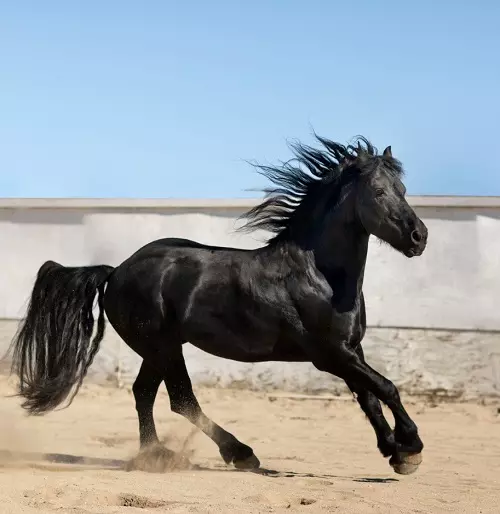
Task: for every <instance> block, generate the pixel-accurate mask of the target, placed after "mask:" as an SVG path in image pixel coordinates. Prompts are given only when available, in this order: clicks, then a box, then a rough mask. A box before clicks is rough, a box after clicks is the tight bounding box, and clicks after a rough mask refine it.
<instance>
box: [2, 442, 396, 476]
mask: <svg viewBox="0 0 500 514" xmlns="http://www.w3.org/2000/svg"><path fill="white" fill-rule="evenodd" d="M16 462H17V463H26V464H28V465H29V464H31V465H35V466H36V465H37V464H38V465H40V464H43V463H47V464H60V465H66V466H68V467H66V468H65V469H67V470H71V469H72V467H74V470H75V471H76V470H79V469H81V468H82V467H88V468H98V469H104V470H121V471H136V470H137V471H146V472H150V473H166V472H168V471H183V470H190V471H203V472H218V473H254V474H256V475H260V476H264V477H269V478H315V479H324V480H331V479H337V480H351V481H353V482H361V483H371V484H388V483H392V482H398V480H397V479H395V478H382V477H380V478H377V477H353V476H346V475H343V476H342V475H330V474H321V473H318V474H317V473H301V472H295V471H278V470H274V469H266V468H259V469H252V470H242V469H235V468H232V467H223V466H217V467H213V468H210V467H206V466H199V465H197V464H192V463H191V462H189V459H188V457H187V456H186V455H183V454H179V453H175V452H173V451H172V450H169V449H167V448H165V447H156V448H154V449H153V450H149V451H147V452H146V453H145V452H140V453H139V454H138V455H137V456H136V457H134V458H132V459H130V460H120V459H102V458H96V457H85V456H79V455H71V454H65V453H35V452H11V451H9V450H0V463H1V464H0V465H5V464H8V463H16Z"/></svg>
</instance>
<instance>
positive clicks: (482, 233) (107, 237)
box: [0, 197, 500, 395]
mask: <svg viewBox="0 0 500 514" xmlns="http://www.w3.org/2000/svg"><path fill="white" fill-rule="evenodd" d="M410 202H411V203H412V204H413V206H414V207H415V209H416V211H417V213H418V214H419V216H420V217H421V218H422V219H423V220H424V222H425V223H426V224H427V226H428V228H429V245H428V249H427V251H426V252H425V254H424V255H423V256H422V257H420V258H416V259H411V260H409V259H406V258H405V257H403V256H401V255H400V254H398V253H396V252H394V251H393V250H392V249H390V248H389V247H387V246H386V245H381V244H380V243H378V242H377V241H376V240H373V241H372V242H371V244H370V250H369V257H368V265H367V271H366V282H365V295H366V301H367V310H368V323H369V325H370V327H371V329H370V331H369V333H368V335H367V340H366V343H365V346H366V348H367V353H368V355H369V359H370V362H371V363H372V364H373V365H374V366H375V367H376V368H377V369H379V370H380V371H381V372H385V373H387V374H388V376H389V377H391V378H392V379H393V380H394V381H395V382H396V383H397V384H398V385H400V386H401V387H404V388H407V389H412V390H417V391H429V390H433V389H436V388H443V389H446V390H447V391H449V392H459V393H460V392H461V393H466V394H470V395H474V394H497V392H498V391H500V382H499V376H498V373H499V371H498V369H497V368H498V367H499V364H500V361H499V360H498V355H499V354H500V343H499V340H500V338H499V337H498V335H497V333H496V332H497V331H500V317H499V316H498V307H497V303H498V297H499V294H500V267H499V259H500V237H499V235H500V198H471V197H466V198H463V197H458V198H457V197H455V198H448V197H445V198H442V197H441V198H436V197H417V198H411V199H410ZM252 205H254V202H253V201H249V200H239V201H172V200H168V201H167V200H165V201H161V200H83V199H81V200H78V199H70V200H66V199H59V200H55V199H49V200H19V199H3V200H0V240H1V241H2V243H3V245H2V246H3V251H2V252H0V269H1V270H2V277H1V287H0V319H3V320H4V321H3V322H2V327H3V328H1V329H0V334H2V333H3V337H2V336H1V335H0V341H3V343H4V344H5V342H6V341H7V340H8V339H9V335H10V334H11V333H12V331H13V330H14V328H15V325H16V321H15V320H16V319H18V318H20V317H22V315H23V313H24V309H25V306H26V300H27V298H28V296H29V292H30V289H31V286H32V283H33V278H34V275H35V274H36V271H37V270H38V268H39V266H40V265H41V264H42V263H43V262H44V261H45V260H47V259H54V260H56V261H59V262H61V263H63V264H67V265H86V264H96V263H107V264H112V265H116V264H118V263H120V262H121V261H122V260H123V259H125V258H126V257H128V256H129V255H130V254H131V253H132V252H134V251H135V250H136V249H138V248H139V247H140V246H141V245H143V244H145V243H147V242H149V241H151V240H153V239H157V238H160V237H169V236H172V237H187V238H190V239H195V240H198V241H200V242H204V243H210V244H217V245H229V246H236V247H245V248H254V247H256V246H258V245H260V244H261V242H262V241H263V239H264V238H265V234H264V233H254V234H251V235H242V234H236V233H234V228H235V226H236V225H235V223H236V218H237V217H238V216H239V215H240V214H241V213H243V212H244V211H245V210H246V209H247V208H249V207H251V206H252ZM9 320H10V321H9ZM187 355H188V362H189V366H190V369H191V371H192V373H193V378H194V380H195V381H197V382H207V381H208V382H211V383H213V382H217V383H222V384H225V385H227V384H229V383H235V382H243V383H246V384H250V385H252V386H253V387H266V388H269V387H280V388H286V389H293V390H318V389H332V388H334V389H335V388H337V387H338V383H336V382H335V381H333V380H332V379H331V378H330V377H327V376H324V375H322V374H321V373H319V372H317V371H315V370H314V369H313V368H312V367H311V366H309V365H297V364H296V365H282V364H259V365H250V366H249V365H242V364H239V363H232V362H230V361H222V360H221V359H215V358H211V357H209V356H207V355H206V354H203V353H202V352H200V351H198V350H196V349H193V348H189V349H187ZM137 365H138V361H137V359H136V358H135V357H134V355H133V354H131V353H130V352H129V350H128V349H127V348H126V347H125V345H123V344H121V343H119V342H118V338H117V337H116V335H115V334H113V331H112V330H110V331H109V334H108V336H107V338H106V340H105V343H104V346H103V351H102V352H101V354H100V357H99V359H98V360H97V361H96V364H95V366H94V369H93V371H94V376H95V377H96V378H97V377H103V376H107V375H108V374H109V373H113V371H114V369H115V367H116V366H118V367H120V368H121V369H122V371H123V374H124V378H125V380H130V379H131V378H132V377H133V375H134V373H135V372H136V369H137Z"/></svg>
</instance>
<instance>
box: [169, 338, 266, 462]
mask: <svg viewBox="0 0 500 514" xmlns="http://www.w3.org/2000/svg"><path fill="white" fill-rule="evenodd" d="M164 380H165V384H166V386H167V391H168V394H169V396H170V406H171V409H172V411H173V412H175V413H177V414H180V415H182V416H184V417H185V418H186V419H188V420H189V421H190V422H191V423H193V424H194V425H195V426H197V427H198V428H199V429H200V430H202V431H203V432H204V433H205V434H206V435H208V437H210V439H212V441H214V443H215V444H217V446H218V447H219V451H220V454H221V456H222V458H223V459H224V461H225V462H226V464H230V463H233V464H234V465H235V466H236V467H237V468H258V467H259V466H260V462H259V460H258V459H257V457H256V456H255V455H254V453H253V450H252V448H250V447H249V446H247V445H246V444H243V443H241V442H240V441H238V439H236V437H234V436H233V435H232V434H230V433H229V432H226V430H224V429H223V428H221V427H220V426H219V425H217V424H216V423H214V422H213V421H212V420H211V419H209V418H208V417H207V416H206V415H205V414H204V413H203V411H202V410H201V407H200V405H199V403H198V400H197V399H196V397H195V395H194V392H193V387H192V385H191V380H190V378H189V375H188V372H187V369H186V363H185V360H184V356H183V354H182V346H181V345H178V346H173V347H171V348H169V355H168V359H167V361H166V363H165V376H164Z"/></svg>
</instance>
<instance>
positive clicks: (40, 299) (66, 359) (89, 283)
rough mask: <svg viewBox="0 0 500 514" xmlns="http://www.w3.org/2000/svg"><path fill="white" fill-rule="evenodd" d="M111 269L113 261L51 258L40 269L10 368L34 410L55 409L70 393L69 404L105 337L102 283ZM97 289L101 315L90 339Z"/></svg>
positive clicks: (22, 393) (25, 405)
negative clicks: (73, 263) (82, 263)
mask: <svg viewBox="0 0 500 514" xmlns="http://www.w3.org/2000/svg"><path fill="white" fill-rule="evenodd" d="M112 271H113V268H112V267H111V266H87V267H80V268H69V267H65V266H61V265H60V264H58V263H56V262H53V261H47V262H46V263H45V264H43V265H42V267H41V268H40V269H39V271H38V275H37V278H36V281H35V285H34V286H33V291H32V293H31V299H30V302H29V306H28V312H27V314H26V318H25V319H24V321H23V322H22V324H21V325H20V328H19V330H18V332H17V334H16V336H15V338H14V340H13V341H12V346H11V350H12V352H13V361H12V372H13V373H15V374H17V376H18V377H19V395H20V396H22V397H23V398H24V402H23V404H22V406H23V408H25V409H26V410H27V411H28V412H29V413H30V414H43V413H45V412H47V411H49V410H52V409H54V408H55V407H57V406H58V405H60V404H61V403H62V402H63V401H64V400H65V399H66V398H67V397H68V396H69V401H68V405H70V404H71V402H72V401H73V398H74V397H75V395H76V393H77V392H78V389H79V388H80V386H81V384H82V381H83V379H84V377H85V375H86V373H87V370H88V369H89V367H90V365H91V364H92V361H93V359H94V357H95V355H96V353H97V351H98V350H99V345H100V343H101V341H102V338H103V337H104V306H103V302H104V286H105V284H106V282H107V280H108V278H109V275H110V274H111V272H112ZM96 294H97V295H98V307H99V316H98V319H97V331H96V334H95V337H94V338H93V339H92V332H93V328H94V316H93V313H92V308H93V304H94V299H95V297H96ZM75 386H76V387H75ZM72 390H73V392H72ZM70 393H71V394H70Z"/></svg>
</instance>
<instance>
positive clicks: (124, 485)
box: [0, 378, 500, 514]
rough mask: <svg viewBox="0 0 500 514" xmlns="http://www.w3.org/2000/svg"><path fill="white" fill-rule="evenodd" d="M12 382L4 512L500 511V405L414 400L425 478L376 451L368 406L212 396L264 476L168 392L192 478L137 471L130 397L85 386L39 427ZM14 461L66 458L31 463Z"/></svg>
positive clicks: (169, 424)
mask: <svg viewBox="0 0 500 514" xmlns="http://www.w3.org/2000/svg"><path fill="white" fill-rule="evenodd" d="M11 391H12V389H11V388H10V386H9V384H8V383H7V381H6V380H5V379H4V378H2V379H0V394H1V395H2V396H3V397H4V398H2V400H1V402H0V403H1V405H0V450H4V452H0V453H1V460H0V512H1V513H4V512H5V513H9V514H15V513H18V512H19V513H31V512H33V513H34V512H37V513H43V512H68V513H75V514H84V513H133V512H152V513H153V512H154V513H159V512H179V513H184V512H186V513H187V512H196V513H202V512H203V513H212V512H224V513H226V512H227V513H246V512H248V513H250V512H251V513H260V512H304V513H306V512H309V513H318V512H340V513H355V512H356V513H357V512H361V513H373V512H384V513H412V512H419V513H434V512H453V513H459V512H460V513H487V512H491V513H493V512H495V513H498V512H500V506H499V504H500V483H499V482H500V415H499V414H498V406H497V405H496V404H489V405H470V404H438V405H436V404H432V403H429V402H428V401H427V402H423V401H420V400H419V401H417V400H415V399H411V398H409V399H407V401H406V405H407V407H408V410H409V411H410V413H411V414H412V415H413V417H414V419H415V421H416V422H417V424H418V425H419V427H420V432H421V435H422V438H423V440H424V443H425V444H426V449H425V453H424V462H423V464H422V465H421V467H420V469H419V470H418V471H417V473H416V474H414V475H411V476H400V475H396V474H394V473H393V471H392V468H390V466H389V464H388V463H387V461H386V460H384V459H383V458H382V457H381V456H380V455H379V453H378V452H377V450H376V446H375V438H374V434H373V432H372V429H371V427H370V426H369V424H368V422H367V421H366V420H365V419H364V417H363V415H362V413H361V411H360V410H359V408H358V407H357V404H355V403H353V402H351V401H350V400H345V399H344V400H343V401H329V402H327V401H317V400H309V401H296V400H289V399H279V400H276V401H273V402H271V401H269V399H268V397H267V396H266V395H265V394H257V393H251V392H248V391H234V390H220V389H219V390H215V389H199V390H198V391H197V394H198V398H199V400H200V403H201V404H202V406H203V407H204V409H205V412H206V413H207V414H208V415H209V416H211V417H212V418H213V419H214V420H215V421H218V422H219V423H220V424H221V425H222V426H224V427H225V428H226V429H227V430H229V431H231V432H232V433H234V434H235V435H236V436H237V437H238V438H239V439H240V440H241V441H242V442H245V443H247V444H250V445H251V446H252V447H253V449H254V451H255V453H256V455H257V456H258V457H259V458H260V460H261V463H262V466H263V468H265V470H264V471H262V472H261V473H253V472H244V471H237V470H235V469H233V468H228V467H226V466H225V465H224V463H223V462H222V460H221V459H220V457H219V454H218V450H217V448H216V446H215V445H214V444H213V443H212V442H211V441H210V440H209V439H208V438H206V437H205V436H204V435H203V434H197V433H195V435H194V437H192V438H191V439H190V440H188V442H187V443H186V438H187V437H188V435H189V434H190V433H191V432H192V429H191V426H190V425H189V423H188V422H187V421H185V420H184V419H182V418H180V417H179V416H177V415H175V414H172V413H171V412H170V410H169V405H168V398H167V396H166V394H165V393H163V392H162V393H161V394H160V395H159V397H158V400H157V404H156V408H155V411H156V412H155V414H156V420H157V427H158V431H159V433H160V434H161V435H162V436H163V437H164V438H165V441H166V444H167V445H168V446H169V447H171V448H172V449H174V450H179V449H181V448H182V447H183V446H185V448H186V453H187V455H188V456H189V460H190V462H191V463H192V464H193V465H194V466H195V467H194V468H192V469H176V470H168V471H164V472H155V473H151V472H145V471H137V470H135V471H126V470H124V466H125V464H126V462H127V461H129V460H130V459H131V458H133V457H134V456H135V455H136V451H137V436H138V433H137V421H136V415H135V410H134V406H133V397H132V394H131V393H130V391H129V390H127V389H121V390H120V389H113V388H107V387H102V386H94V385H89V386H84V388H83V389H82V390H81V392H80V394H79V396H78V397H77V399H76V400H75V402H74V403H73V405H71V407H70V408H69V409H66V410H62V411H59V412H54V413H51V414H49V415H46V416H44V417H40V418H29V417H27V416H26V415H25V414H24V412H23V411H22V410H21V408H20V407H19V405H18V400H17V399H15V398H7V397H5V396H6V395H7V394H9V393H10V392H11ZM5 451H9V452H20V451H21V452H41V453H48V452H50V453H55V454H57V455H53V456H52V459H53V460H54V459H55V460H56V461H57V460H65V459H66V460H67V459H68V456H80V457H85V459H83V460H82V459H80V460H78V459H75V462H73V463H54V462H52V463H51V462H47V461H46V460H45V461H44V460H42V459H40V458H38V457H37V456H36V455H34V456H33V457H31V458H30V459H31V460H28V461H26V460H23V461H20V460H17V459H13V458H12V457H9V456H8V455H7V454H5Z"/></svg>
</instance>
